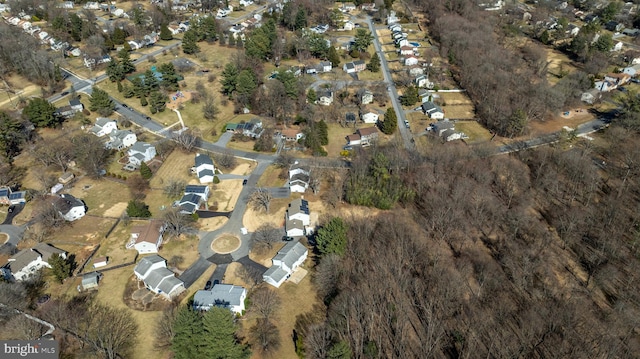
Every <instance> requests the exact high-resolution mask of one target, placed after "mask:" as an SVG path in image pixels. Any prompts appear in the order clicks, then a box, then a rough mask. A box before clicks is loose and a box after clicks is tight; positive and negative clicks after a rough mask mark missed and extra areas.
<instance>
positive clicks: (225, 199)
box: [209, 179, 242, 212]
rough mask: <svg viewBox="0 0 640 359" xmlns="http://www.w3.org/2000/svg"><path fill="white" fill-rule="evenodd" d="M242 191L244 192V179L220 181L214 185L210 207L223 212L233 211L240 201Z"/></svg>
mask: <svg viewBox="0 0 640 359" xmlns="http://www.w3.org/2000/svg"><path fill="white" fill-rule="evenodd" d="M240 192H242V180H240V179H235V180H224V181H220V183H218V184H216V185H213V193H212V195H211V196H209V209H215V210H217V211H221V212H226V211H232V210H233V209H234V208H235V206H236V203H237V202H238V197H240ZM216 203H217V206H216Z"/></svg>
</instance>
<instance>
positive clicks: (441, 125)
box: [427, 120, 455, 136]
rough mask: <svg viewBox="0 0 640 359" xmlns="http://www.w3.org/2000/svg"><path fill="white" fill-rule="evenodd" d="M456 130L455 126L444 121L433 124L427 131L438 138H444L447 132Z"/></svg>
mask: <svg viewBox="0 0 640 359" xmlns="http://www.w3.org/2000/svg"><path fill="white" fill-rule="evenodd" d="M454 128H455V124H454V123H453V122H451V121H448V120H444V121H438V122H435V123H432V124H430V125H429V127H428V128H427V131H431V132H433V133H435V134H436V135H437V136H442V134H443V133H444V132H445V131H448V130H453V129H454Z"/></svg>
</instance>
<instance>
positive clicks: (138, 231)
mask: <svg viewBox="0 0 640 359" xmlns="http://www.w3.org/2000/svg"><path fill="white" fill-rule="evenodd" d="M164 229H165V227H164V225H163V223H162V222H161V221H149V222H147V223H146V224H144V225H140V226H135V227H133V228H132V229H131V237H130V239H129V242H128V243H127V245H126V248H127V249H135V250H137V251H138V254H149V253H158V250H159V249H160V246H161V245H162V234H163V233H164Z"/></svg>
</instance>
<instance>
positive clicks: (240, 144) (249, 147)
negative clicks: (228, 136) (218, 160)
mask: <svg viewBox="0 0 640 359" xmlns="http://www.w3.org/2000/svg"><path fill="white" fill-rule="evenodd" d="M255 143H256V141H254V140H252V139H247V140H246V141H236V140H234V139H232V140H230V141H229V142H228V143H227V147H228V148H232V149H234V150H241V151H246V152H253V145H254V144H255Z"/></svg>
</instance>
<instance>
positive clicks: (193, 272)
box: [178, 257, 211, 288]
mask: <svg viewBox="0 0 640 359" xmlns="http://www.w3.org/2000/svg"><path fill="white" fill-rule="evenodd" d="M209 266H211V263H210V262H209V261H208V260H206V259H204V258H202V257H199V258H198V260H197V261H195V262H194V263H193V264H192V265H191V266H190V267H189V268H187V270H185V271H184V272H183V273H182V275H181V276H179V277H178V279H180V280H181V281H183V282H184V287H185V288H189V287H190V286H191V285H192V284H193V283H194V282H195V281H196V280H198V278H200V277H201V276H202V275H203V274H204V272H205V271H206V270H207V268H209Z"/></svg>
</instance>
